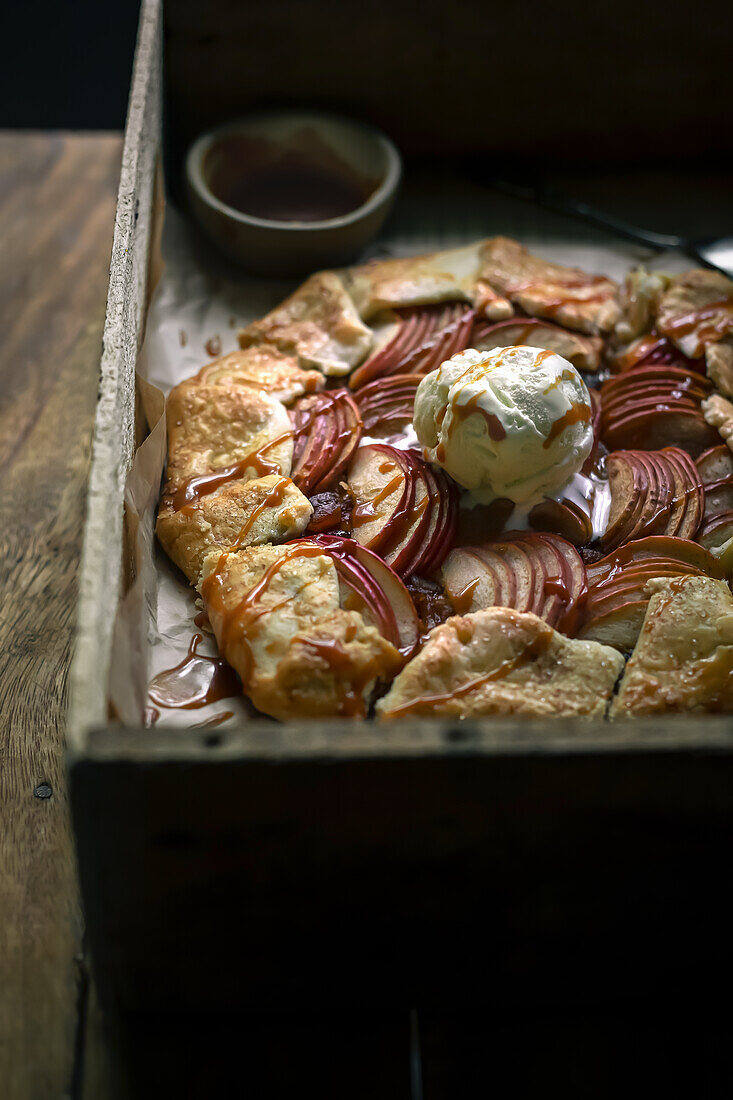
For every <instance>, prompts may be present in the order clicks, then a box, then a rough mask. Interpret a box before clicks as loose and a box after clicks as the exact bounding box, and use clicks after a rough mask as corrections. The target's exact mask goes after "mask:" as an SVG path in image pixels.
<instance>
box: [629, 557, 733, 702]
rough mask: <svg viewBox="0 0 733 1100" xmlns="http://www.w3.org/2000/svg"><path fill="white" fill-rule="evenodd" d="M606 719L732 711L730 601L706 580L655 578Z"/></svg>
mask: <svg viewBox="0 0 733 1100" xmlns="http://www.w3.org/2000/svg"><path fill="white" fill-rule="evenodd" d="M647 590H648V591H649V592H650V593H651V599H650V600H649V604H648V606H647V611H646V616H645V618H644V625H643V627H642V629H641V633H640V635H639V640H638V642H637V643H636V648H635V649H634V652H633V654H632V655H631V658H630V659H629V663H628V664H627V666H626V671H625V673H624V676H623V679H622V681H621V686H620V688H619V693H618V695H617V697H616V698H615V699H614V702H613V706H612V707H611V717H612V718H625V717H631V716H638V715H649V714H672V713H677V712H686V711H699V712H703V711H704V712H713V713H720V712H724V713H728V712H730V711H733V597H731V593H730V589H729V588H728V585H727V584H726V583H725V581H718V580H713V578H712V577H692V576H691V577H678V578H674V579H673V580H670V579H668V578H661V577H658V578H656V579H655V580H652V581H650V582H649V584H648V585H647Z"/></svg>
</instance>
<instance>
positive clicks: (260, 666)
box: [200, 541, 402, 721]
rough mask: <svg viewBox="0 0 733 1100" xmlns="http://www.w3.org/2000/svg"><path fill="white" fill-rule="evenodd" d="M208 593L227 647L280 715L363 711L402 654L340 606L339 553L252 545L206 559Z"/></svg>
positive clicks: (222, 646) (247, 680)
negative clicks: (335, 559) (336, 555)
mask: <svg viewBox="0 0 733 1100" xmlns="http://www.w3.org/2000/svg"><path fill="white" fill-rule="evenodd" d="M202 575H203V580H202V583H201V586H200V587H201V594H202V596H203V599H204V606H205V607H206V610H207V613H208V616H209V620H210V622H211V625H212V627H213V630H214V634H215V636H216V640H217V643H218V646H219V650H220V652H221V653H222V655H223V656H224V657H225V658H226V659H227V660H228V661H229V663H230V664H231V665H232V666H233V667H234V668H235V669H236V671H237V672H238V673H239V675H240V677H241V680H242V685H243V690H244V692H245V694H247V695H248V696H249V697H250V698H251V700H252V702H253V703H254V704H255V706H256V707H257V708H258V709H259V710H261V711H263V712H264V713H265V714H269V715H270V716H271V717H273V718H279V719H281V720H282V721H288V720H293V719H299V718H312V717H325V716H329V715H330V716H336V715H346V714H348V715H351V716H355V717H356V716H360V715H364V714H365V713H366V709H367V700H368V698H369V695H370V693H371V691H372V689H373V686H374V683H375V682H376V680H377V679H389V678H391V676H392V675H394V673H395V672H396V671H397V669H398V668H400V667H401V665H402V657H401V656H400V654H399V653H398V651H397V650H396V649H395V648H394V646H392V645H391V644H390V643H389V642H387V641H386V640H385V639H384V638H383V637H382V636H381V634H379V632H378V631H377V630H376V629H375V628H374V627H372V626H367V625H366V623H365V622H364V620H363V618H362V616H361V615H360V614H359V612H356V611H343V610H341V608H340V590H339V582H338V576H337V573H336V568H335V566H334V564H333V561H332V559H331V558H330V557H329V556H328V555H327V554H324V553H323V551H322V549H321V548H320V547H318V546H316V545H315V544H314V543H308V542H306V541H301V542H299V543H297V544H290V545H289V546H282V547H277V546H261V547H250V548H249V549H247V550H240V551H237V552H234V553H229V554H216V553H214V554H209V555H208V556H207V557H206V559H205V560H204V565H203V571H202Z"/></svg>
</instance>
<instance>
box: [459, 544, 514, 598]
mask: <svg viewBox="0 0 733 1100" xmlns="http://www.w3.org/2000/svg"><path fill="white" fill-rule="evenodd" d="M467 552H468V553H470V554H473V556H474V557H475V558H477V559H478V560H479V561H482V562H483V563H484V565H486V566H488V568H489V569H491V570H493V572H494V574H495V576H496V579H497V583H498V585H499V603H500V606H501V607H514V608H516V606H517V593H518V587H517V575H516V572H515V571H514V569H513V568H512V567H511V565H510V563H509V562H508V561H507V559H506V557H504V556H503V555H502V554H499V553H498V552H497V551H496V550H489V549H487V548H486V547H485V546H473V547H471V548H470V549H469V550H468V551H467ZM523 591H524V589H523Z"/></svg>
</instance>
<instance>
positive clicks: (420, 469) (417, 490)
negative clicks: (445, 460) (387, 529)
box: [382, 451, 434, 577]
mask: <svg viewBox="0 0 733 1100" xmlns="http://www.w3.org/2000/svg"><path fill="white" fill-rule="evenodd" d="M397 455H398V456H399V457H398V461H399V462H400V464H401V465H402V469H403V471H404V474H405V477H406V478H407V480H408V481H410V482H411V483H412V485H413V486H414V492H413V495H412V497H411V499H410V504H409V507H408V509H407V511H406V515H405V519H404V523H403V524H402V527H401V529H400V530H397V528H396V527H395V529H394V531H393V532H392V534H391V536H390V537H389V538H388V539H387V540H386V542H385V543H384V544H383V545H382V557H383V558H384V560H385V561H386V563H387V565H389V566H390V568H391V569H393V570H394V571H395V573H398V574H399V575H400V576H401V577H402V576H409V574H410V571H411V570H410V569H409V568H408V567H409V566H411V565H412V563H413V562H414V561H415V558H416V556H417V555H418V552H419V550H420V548H421V547H422V545H423V542H424V539H425V536H426V535H427V533H428V531H429V529H430V520H431V511H432V509H431V505H433V503H434V495H431V491H430V490H431V482H430V479H429V475H428V473H427V467H426V465H425V463H424V462H421V461H419V460H415V459H413V457H412V455H411V454H410V453H409V452H408V451H397Z"/></svg>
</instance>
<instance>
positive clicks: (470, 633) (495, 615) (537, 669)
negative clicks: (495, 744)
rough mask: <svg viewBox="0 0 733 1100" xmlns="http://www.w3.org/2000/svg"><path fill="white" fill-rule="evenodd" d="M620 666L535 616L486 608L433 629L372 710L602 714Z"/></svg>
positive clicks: (616, 657) (605, 651) (613, 656)
mask: <svg viewBox="0 0 733 1100" xmlns="http://www.w3.org/2000/svg"><path fill="white" fill-rule="evenodd" d="M623 665H624V661H623V657H622V656H621V655H620V654H619V653H617V652H616V651H615V650H614V649H609V648H608V647H606V646H601V645H598V644H597V643H596V642H578V641H571V640H570V639H569V638H566V637H564V635H562V634H558V633H557V632H556V631H554V630H553V629H552V628H551V627H549V626H548V625H547V624H546V623H545V622H543V621H542V619H539V618H538V617H537V616H536V615H532V614H530V613H522V612H518V611H512V610H510V609H509V608H506V607H491V608H487V609H486V610H483V611H475V612H473V613H472V614H470V615H463V616H460V615H456V616H455V617H454V618H452V619H448V621H447V622H446V623H444V624H443V625H442V626H438V627H436V628H435V629H434V630H433V631H431V633H430V636H429V638H428V640H427V642H426V644H425V646H424V648H423V649H422V650H421V652H420V653H418V654H417V656H416V657H413V659H412V660H411V661H410V662H409V663H408V664H407V665H406V666H405V668H404V669H403V671H402V672H401V673H400V674H399V676H397V678H396V679H395V681H394V683H393V684H392V687H391V689H390V691H389V692H388V694H387V695H385V697H384V698H383V699H381V700H380V701H379V703H378V704H377V713H378V715H379V717H380V718H382V719H389V718H401V717H407V716H411V717H412V716H414V717H417V716H419V715H434V716H442V717H446V718H472V717H473V718H478V717H482V716H485V715H503V716H510V715H523V716H525V717H537V718H539V717H547V716H550V715H564V716H576V717H590V716H603V714H604V713H605V710H606V706H607V703H608V700H609V698H610V696H611V693H612V691H613V687H614V684H615V683H616V680H617V679H618V676H619V674H620V672H621V670H622V668H623Z"/></svg>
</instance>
